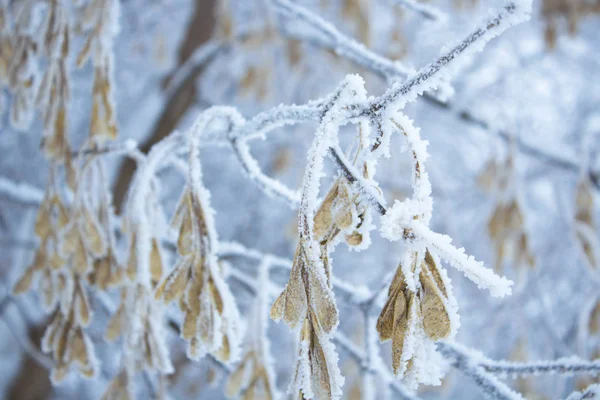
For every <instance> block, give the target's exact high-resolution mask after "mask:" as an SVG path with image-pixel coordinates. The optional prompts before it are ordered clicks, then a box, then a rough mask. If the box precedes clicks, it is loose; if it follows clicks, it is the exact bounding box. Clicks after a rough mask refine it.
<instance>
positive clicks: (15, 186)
mask: <svg viewBox="0 0 600 400" xmlns="http://www.w3.org/2000/svg"><path fill="white" fill-rule="evenodd" d="M0 196H3V197H6V198H8V199H9V200H12V201H16V202H18V203H23V204H31V205H37V204H39V203H41V202H42V199H43V197H44V192H43V191H42V190H41V189H38V188H36V187H34V186H31V185H28V184H26V183H23V182H19V183H16V182H13V181H11V180H9V179H7V178H4V177H0Z"/></svg>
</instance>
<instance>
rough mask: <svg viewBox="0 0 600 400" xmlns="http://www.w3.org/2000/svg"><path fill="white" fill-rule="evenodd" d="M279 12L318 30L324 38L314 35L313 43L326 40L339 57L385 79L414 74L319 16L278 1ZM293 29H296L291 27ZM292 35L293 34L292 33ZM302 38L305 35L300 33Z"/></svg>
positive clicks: (285, 1)
mask: <svg viewBox="0 0 600 400" xmlns="http://www.w3.org/2000/svg"><path fill="white" fill-rule="evenodd" d="M274 4H275V7H276V9H277V11H278V12H280V13H281V14H283V15H285V16H286V17H288V18H290V19H291V20H293V21H303V22H304V23H305V24H307V25H308V26H310V27H311V28H313V29H314V30H315V31H317V32H318V33H319V34H320V36H314V35H312V36H310V39H311V40H316V41H323V40H326V41H327V43H326V45H327V47H330V48H331V49H332V50H333V51H335V53H336V54H338V55H339V56H342V57H344V58H348V59H350V60H352V61H353V62H355V63H357V64H359V65H362V66H364V67H366V68H368V69H370V70H372V71H376V72H377V73H379V74H380V75H383V76H384V77H385V78H388V79H389V78H391V77H398V76H400V77H406V76H408V74H410V73H412V72H414V71H413V70H411V69H409V68H406V67H404V66H403V65H402V64H401V63H400V62H398V61H391V60H389V59H387V58H385V57H382V56H380V55H378V54H376V53H374V52H373V51H371V50H369V49H368V48H367V47H366V46H365V45H364V44H362V43H359V42H357V41H355V40H354V39H352V38H350V37H348V36H346V35H344V34H343V33H341V32H340V31H339V30H338V29H337V28H336V27H335V26H333V25H332V24H331V23H329V22H328V21H326V20H324V19H323V18H321V17H320V16H319V15H317V14H315V13H313V12H311V11H310V10H308V9H306V8H305V7H302V6H300V5H298V4H295V3H292V2H291V1H289V0H274ZM287 29H288V31H289V29H293V28H287ZM288 33H290V32H288ZM300 35H301V36H302V35H303V34H300Z"/></svg>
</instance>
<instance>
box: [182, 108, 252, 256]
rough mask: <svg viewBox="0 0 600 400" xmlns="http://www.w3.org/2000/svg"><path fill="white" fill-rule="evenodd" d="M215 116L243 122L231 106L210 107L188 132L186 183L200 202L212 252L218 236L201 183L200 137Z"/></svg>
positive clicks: (233, 121) (208, 195)
mask: <svg viewBox="0 0 600 400" xmlns="http://www.w3.org/2000/svg"><path fill="white" fill-rule="evenodd" d="M216 118H227V119H228V120H229V121H230V123H231V124H232V125H233V126H234V127H235V126H240V125H242V124H243V123H244V118H243V117H242V116H241V115H240V113H239V112H238V111H237V110H236V109H235V108H233V107H211V108H209V109H207V110H206V111H204V112H203V113H202V114H200V116H198V118H197V119H196V121H194V123H193V124H192V126H191V128H190V130H189V132H188V141H189V148H190V154H189V162H190V172H189V181H188V185H189V186H190V189H191V193H192V195H193V196H198V199H199V203H200V204H202V207H203V209H204V214H205V223H206V229H207V230H208V237H209V240H210V241H211V243H210V248H211V249H212V251H213V252H216V251H217V243H218V236H217V231H216V229H215V221H214V210H213V208H212V207H211V206H210V192H209V191H208V190H207V189H206V188H205V187H204V185H203V184H202V166H201V164H200V137H201V135H202V134H203V132H204V131H205V130H206V127H207V125H208V124H209V122H210V121H211V120H213V119H216Z"/></svg>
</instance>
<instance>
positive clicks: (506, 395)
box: [438, 342, 523, 400]
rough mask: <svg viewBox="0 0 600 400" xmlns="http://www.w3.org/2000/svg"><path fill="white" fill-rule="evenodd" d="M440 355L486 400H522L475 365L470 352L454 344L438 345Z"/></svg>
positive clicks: (475, 362)
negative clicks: (472, 384) (475, 387)
mask: <svg viewBox="0 0 600 400" xmlns="http://www.w3.org/2000/svg"><path fill="white" fill-rule="evenodd" d="M438 349H439V351H440V352H441V353H442V355H443V356H444V357H445V358H446V359H447V360H448V361H450V363H451V364H452V366H454V367H455V368H456V369H458V370H460V371H461V372H462V373H463V374H464V375H465V376H467V377H469V378H470V379H471V380H473V382H475V384H477V386H479V388H480V389H481V391H482V392H483V394H484V396H485V397H486V398H488V399H494V400H523V396H521V395H520V394H519V393H517V392H515V391H513V390H511V389H510V388H509V387H508V386H506V385H505V384H504V383H502V382H500V381H499V380H498V379H496V378H495V377H494V376H493V375H491V374H490V373H488V372H486V371H485V370H484V369H483V368H482V367H480V366H479V365H478V364H477V356H476V355H475V354H473V353H471V351H470V350H468V349H466V348H465V347H463V346H460V345H458V344H456V343H453V344H449V343H444V342H442V343H438Z"/></svg>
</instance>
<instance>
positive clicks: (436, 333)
mask: <svg viewBox="0 0 600 400" xmlns="http://www.w3.org/2000/svg"><path fill="white" fill-rule="evenodd" d="M419 278H420V281H421V287H422V295H421V315H422V316H423V328H424V330H425V334H426V335H427V336H428V337H429V338H430V339H431V340H434V341H435V340H440V339H444V338H446V337H448V335H450V317H449V316H448V311H447V310H446V307H445V305H444V303H445V301H447V300H446V299H445V298H443V297H442V296H443V293H442V291H441V290H440V288H439V287H438V284H437V283H436V282H435V280H434V279H433V276H432V274H431V272H430V271H425V269H422V270H421V273H420V275H419Z"/></svg>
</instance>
